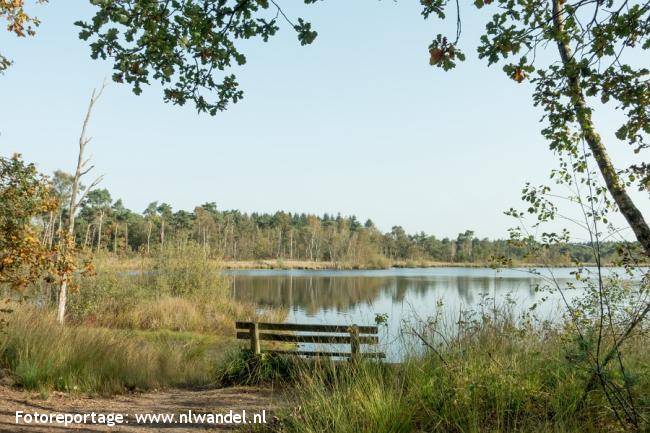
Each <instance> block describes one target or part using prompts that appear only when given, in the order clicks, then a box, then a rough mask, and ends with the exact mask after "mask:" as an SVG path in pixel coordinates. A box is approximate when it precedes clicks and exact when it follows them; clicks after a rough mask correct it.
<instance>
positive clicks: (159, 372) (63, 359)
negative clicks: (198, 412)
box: [0, 307, 214, 394]
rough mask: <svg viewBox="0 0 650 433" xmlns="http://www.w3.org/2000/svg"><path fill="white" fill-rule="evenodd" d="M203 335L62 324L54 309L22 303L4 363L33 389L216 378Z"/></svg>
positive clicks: (146, 385) (111, 387) (4, 339)
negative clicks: (170, 335)
mask: <svg viewBox="0 0 650 433" xmlns="http://www.w3.org/2000/svg"><path fill="white" fill-rule="evenodd" d="M207 350H209V344H208V342H207V341H205V340H201V339H184V340H178V339H169V338H164V336H161V337H159V338H155V339H151V338H145V337H143V336H140V335H137V334H135V333H133V332H124V331H120V332H117V331H111V330H108V329H98V328H90V327H80V326H65V327H63V326H60V325H58V324H57V323H56V321H55V320H54V316H53V315H52V314H44V313H43V312H42V311H37V310H35V309H31V308H26V307H24V308H18V309H17V310H16V311H14V312H13V313H11V314H10V315H8V321H7V325H6V327H5V328H4V329H3V332H2V334H1V335H0V367H1V368H6V369H8V370H10V371H11V372H12V374H13V378H14V380H15V381H16V384H17V385H20V386H23V387H25V388H28V389H38V390H49V389H57V390H62V391H78V392H91V393H102V394H111V393H119V392H124V391H127V390H134V389H143V390H144V389H151V388H158V387H164V386H169V385H178V384H205V383H209V382H212V381H213V380H214V361H213V360H211V359H210V358H209V357H207V356H205V352H206V351H207Z"/></svg>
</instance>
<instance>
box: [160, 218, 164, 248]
mask: <svg viewBox="0 0 650 433" xmlns="http://www.w3.org/2000/svg"><path fill="white" fill-rule="evenodd" d="M163 245H165V219H164V218H163V219H161V220H160V246H163Z"/></svg>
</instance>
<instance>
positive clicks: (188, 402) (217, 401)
mask: <svg viewBox="0 0 650 433" xmlns="http://www.w3.org/2000/svg"><path fill="white" fill-rule="evenodd" d="M284 397H286V395H285V396H283V394H282V393H281V392H278V391H277V390H276V391H273V390H271V389H259V388H249V387H232V388H222V389H209V390H188V389H170V390H165V391H160V392H152V393H142V394H129V395H122V396H116V397H112V398H99V397H98V398H91V397H76V396H69V395H65V394H62V393H52V394H51V395H50V396H49V398H47V399H45V400H44V399H42V398H39V396H38V395H37V394H36V393H34V392H26V391H20V390H16V389H13V388H9V387H3V386H0V432H65V431H73V432H103V431H119V432H145V433H148V432H169V433H180V432H192V433H193V432H232V431H233V430H237V429H238V428H241V427H242V426H241V425H238V426H237V425H232V424H231V425H215V424H210V423H209V422H208V421H209V420H206V421H204V422H203V423H201V422H198V423H192V424H178V423H163V422H158V423H149V424H138V423H137V421H136V418H135V414H145V413H152V414H176V417H175V419H176V420H177V421H178V419H179V416H178V415H179V414H183V413H185V414H187V413H188V411H190V410H191V411H192V413H194V414H218V413H221V414H226V413H228V412H229V411H230V410H232V411H233V413H234V414H241V413H242V411H243V410H245V411H246V418H247V419H248V421H249V423H250V422H252V419H253V415H254V414H258V413H260V414H261V413H262V411H263V410H265V411H266V421H267V422H270V421H271V420H272V417H273V415H272V413H271V412H272V411H273V410H274V409H277V408H278V407H281V406H282V405H283V402H285V401H286V398H284ZM16 411H24V412H25V413H34V412H40V413H48V414H50V413H55V414H56V413H73V414H74V413H78V414H90V413H91V412H95V413H96V414H99V413H102V414H108V413H113V414H123V415H124V416H125V420H128V424H126V423H125V424H122V425H116V426H114V427H107V426H106V425H101V424H94V425H93V424H84V425H74V426H68V427H64V426H63V425H62V424H56V423H55V424H50V425H43V424H34V423H32V424H29V425H28V424H25V423H21V424H16V422H15V421H16V418H15V417H16ZM127 414H128V416H127ZM89 419H90V418H89Z"/></svg>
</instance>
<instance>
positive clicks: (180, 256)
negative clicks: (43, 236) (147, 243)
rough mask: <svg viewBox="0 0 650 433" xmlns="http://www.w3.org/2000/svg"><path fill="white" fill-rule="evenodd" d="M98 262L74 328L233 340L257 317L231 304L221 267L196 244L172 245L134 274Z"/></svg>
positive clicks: (76, 305)
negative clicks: (237, 329) (236, 330)
mask: <svg viewBox="0 0 650 433" xmlns="http://www.w3.org/2000/svg"><path fill="white" fill-rule="evenodd" d="M95 262H96V271H95V275H94V276H91V277H83V278H81V279H80V280H79V290H78V291H77V292H76V293H73V294H72V295H71V296H70V303H69V308H68V318H69V321H70V322H71V323H74V324H86V325H93V326H102V327H110V328H121V329H142V330H160V329H168V330H173V331H192V332H202V333H207V332H213V333H217V334H220V335H224V336H225V335H228V336H230V335H231V334H232V333H233V322H234V321H235V320H249V319H252V318H254V317H257V316H258V313H257V312H256V309H255V306H254V305H252V304H251V305H246V304H241V303H238V302H236V301H235V300H234V299H232V297H231V296H230V291H229V287H230V285H229V281H228V279H227V278H226V277H224V276H223V275H222V274H221V273H220V271H219V264H218V263H217V262H215V261H214V260H211V259H208V258H207V257H206V255H205V254H204V251H203V248H201V247H200V246H199V245H196V244H195V243H192V242H175V243H171V242H170V243H169V244H168V245H166V246H165V248H162V249H161V250H160V251H157V252H156V253H155V255H154V256H153V258H151V259H147V260H142V261H141V262H137V263H138V264H139V267H138V268H136V269H133V268H132V269H130V270H129V271H125V270H124V269H123V268H121V267H120V266H119V264H118V263H116V262H115V260H114V259H113V258H111V257H101V256H100V257H98V258H97V259H96V261H95ZM284 314H285V313H284V312H282V311H269V312H267V313H265V317H263V318H265V319H268V320H282V318H283V317H284Z"/></svg>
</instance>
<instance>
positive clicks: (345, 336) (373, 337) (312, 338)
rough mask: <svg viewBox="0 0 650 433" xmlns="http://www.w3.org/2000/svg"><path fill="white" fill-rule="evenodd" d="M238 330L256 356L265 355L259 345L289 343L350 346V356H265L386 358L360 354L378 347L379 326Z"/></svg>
mask: <svg viewBox="0 0 650 433" xmlns="http://www.w3.org/2000/svg"><path fill="white" fill-rule="evenodd" d="M235 328H236V329H237V338H238V339H240V340H250V342H251V350H252V351H253V352H254V353H255V354H259V353H261V352H262V350H261V345H260V341H281V342H288V343H315V344H349V345H350V352H332V351H320V350H297V351H296V350H293V351H283V350H265V352H273V353H283V354H290V355H305V356H337V357H352V358H354V357H357V356H359V357H373V358H384V357H385V355H384V354H383V353H381V352H362V351H361V345H362V344H368V345H374V344H378V343H379V337H378V335H377V333H378V329H377V326H357V325H315V324H299V323H263V322H235ZM261 331H280V332H261ZM282 332H284V333H282ZM287 332H293V333H287ZM296 332H310V334H296Z"/></svg>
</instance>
